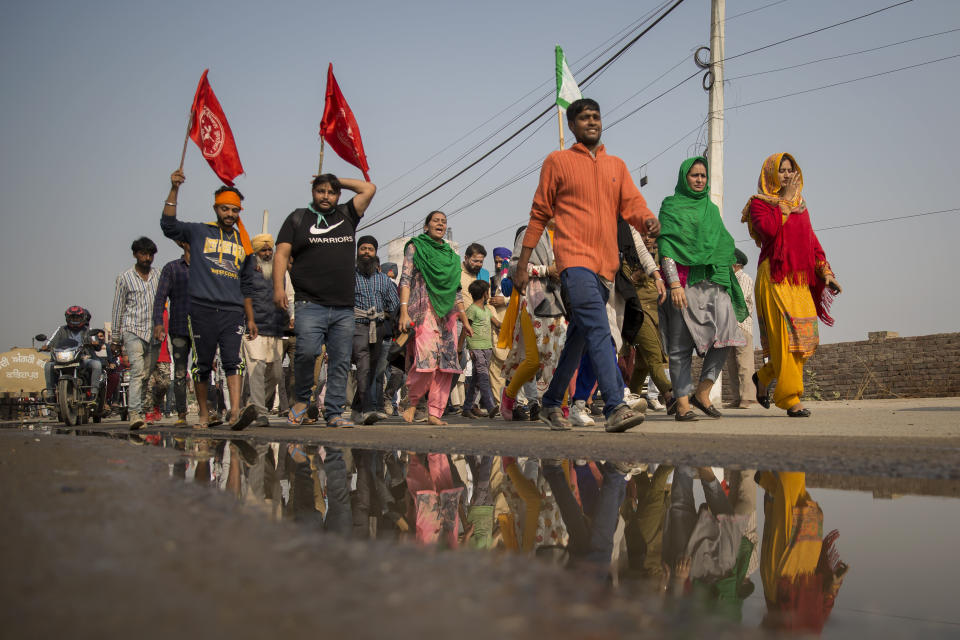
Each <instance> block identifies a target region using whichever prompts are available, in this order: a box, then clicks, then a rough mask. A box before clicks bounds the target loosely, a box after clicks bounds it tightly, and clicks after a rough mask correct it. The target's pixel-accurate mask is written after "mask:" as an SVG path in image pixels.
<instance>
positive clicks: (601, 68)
mask: <svg viewBox="0 0 960 640" xmlns="http://www.w3.org/2000/svg"><path fill="white" fill-rule="evenodd" d="M683 2H685V0H675V2H674V3H673V5H671V6H670V7H669V8H668V9H667V10H666V11H665V12H663V13H662V14H661V15H660V16H658V17H657V19H656V20H654V21H653V23H652V24H650V25H649V26H648V27H647V28H646V29H644V30H643V31H641V32H640V33H639V34H637V35H636V36H634V37H633V38H632V39H631V40H630V41H629V42H627V44H625V45H624V46H623V47H621V48H620V49H619V50H618V51H617V52H616V53H615V54H613V56H611V57H610V58H608V59H607V60H606V61H605V62H604V63H603V64H602V65H600V66H599V67H597V68H596V69H594V70H593V71H592V72H591V73H590V74H589V75H588V76H587V77H586V78H585V79H584V80H583V83H586V82H587V81H589V80H590V79H591V78H594V77H597V76H598V75H599V74H600V73H602V72H603V71H604V70H605V69H607V68H609V66H610V65H611V64H612V63H613V62H614V61H616V60H617V58H619V57H620V56H621V55H623V53H624V52H625V51H626V50H627V49H629V48H630V47H632V46H633V45H634V44H636V42H637V41H639V40H640V38H642V37H643V36H644V35H646V34H647V33H649V32H650V30H651V29H653V28H654V27H655V26H657V25H658V24H660V22H661V21H662V20H663V19H664V18H666V17H667V16H668V15H670V13H672V12H673V11H674V10H675V9H676V8H677V7H679V6H680V5H681V4H683ZM553 107H554V105H550V106H549V107H547V108H546V109H544V110H543V111H541V112H540V113H539V114H537V115H536V116H535V117H534V118H533V119H531V120H530V121H529V122H528V123H526V124H525V125H523V126H522V127H520V128H519V129H518V130H516V131H515V132H514V133H512V134H510V135H509V136H508V137H507V138H506V139H504V140H503V141H501V142H500V143H499V144H497V145H496V146H494V147H493V148H492V149H490V150H489V151H487V152H486V153H484V154H483V155H482V156H480V157H479V158H477V159H476V160H474V161H473V162H471V163H470V164H468V165H467V166H466V167H464V168H463V169H461V170H460V171H458V172H457V173H455V174H454V175H453V176H451V177H449V178H447V179H446V180H444V181H443V182H441V183H440V184H438V185H437V186H435V187H433V188H432V189H430V190H429V191H427V192H426V193H424V194H423V195H421V196H419V197H417V198H415V199H413V200H411V201H410V202H408V203H407V204H405V205H403V206H402V207H400V208H398V209H395V210H394V211H391V212H390V213H388V214H386V215H383V216H381V217H380V218H378V219H376V220H373V221H371V222H370V223H368V224H365V225H363V226H361V227H358V229H357V230H358V231H359V230H362V229H366V228H368V227H371V226H373V225H375V224H377V223H379V222H383V221H384V220H386V219H387V218H390V217H392V216H395V215H396V214H398V213H400V212H401V211H404V210H406V209H408V208H409V207H411V206H413V205H414V204H416V203H417V202H419V201H421V200H423V199H424V198H426V197H427V196H429V195H431V194H432V193H435V192H436V191H438V190H439V189H441V188H442V187H444V186H446V185H447V184H450V183H451V182H453V181H454V180H456V179H457V178H459V177H460V176H462V175H463V174H464V173H466V172H467V171H469V170H470V169H472V168H473V167H475V166H477V165H478V164H479V163H480V162H482V161H483V160H485V159H486V158H488V157H489V156H490V155H491V154H493V153H494V152H495V151H497V150H498V149H500V148H501V147H503V146H504V145H506V144H507V143H508V142H510V140H512V139H514V138H516V137H517V136H518V135H520V134H521V133H522V132H523V131H524V130H526V129H528V128H529V127H531V126H532V125H534V124H536V122H537V121H538V120H539V119H540V118H542V117H543V116H545V115H546V114H547V113H549V112H550V111H551V110H552V109H553Z"/></svg>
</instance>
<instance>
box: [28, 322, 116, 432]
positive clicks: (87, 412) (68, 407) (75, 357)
mask: <svg viewBox="0 0 960 640" xmlns="http://www.w3.org/2000/svg"><path fill="white" fill-rule="evenodd" d="M35 339H36V340H38V341H41V342H46V340H47V337H46V336H45V335H43V334H40V335H38V336H36V338H35ZM98 347H99V342H98V341H97V338H96V336H95V335H88V336H86V338H85V339H84V343H83V344H81V343H80V342H78V341H77V340H75V339H73V338H62V339H60V340H59V341H58V342H57V344H54V345H49V351H50V360H51V361H52V362H53V368H54V372H55V375H54V379H56V381H57V386H56V388H55V389H54V396H53V398H50V397H49V396H47V397H45V404H47V406H50V407H52V408H53V409H54V410H56V411H57V414H58V417H59V418H60V420H61V421H62V422H63V423H64V424H66V425H67V426H68V427H72V426H75V425H78V424H87V422H88V421H89V420H90V418H93V421H94V422H97V423H98V422H100V420H102V419H103V414H104V402H105V401H106V395H107V377H106V374H105V373H104V372H103V371H101V373H100V379H99V380H88V379H87V376H88V374H87V372H86V370H85V369H83V367H82V366H81V365H82V364H83V361H84V360H85V359H87V358H91V357H95V356H91V355H90V354H89V353H88V349H97V348H98Z"/></svg>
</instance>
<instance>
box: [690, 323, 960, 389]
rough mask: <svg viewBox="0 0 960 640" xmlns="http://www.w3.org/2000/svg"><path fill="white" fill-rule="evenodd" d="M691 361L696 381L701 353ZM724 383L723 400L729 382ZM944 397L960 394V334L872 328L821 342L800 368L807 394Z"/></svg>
mask: <svg viewBox="0 0 960 640" xmlns="http://www.w3.org/2000/svg"><path fill="white" fill-rule="evenodd" d="M755 358H756V366H757V367H760V366H762V365H763V356H762V353H761V351H759V350H757V352H756V354H755ZM694 360H695V362H694V367H693V368H694V371H695V372H694V380H696V379H697V376H698V375H699V369H700V358H696V357H695V358H694ZM725 373H726V372H725ZM723 386H724V389H723V399H724V402H727V401H729V400H730V396H729V391H728V388H727V387H728V385H726V384H724V385H723ZM943 396H960V333H936V334H933V335H928V336H910V337H906V338H901V337H899V335H898V334H896V333H894V332H892V331H875V332H870V333H869V334H868V335H867V339H866V340H863V341H859V342H837V343H833V344H822V345H820V346H819V347H818V348H817V352H816V353H815V354H813V356H812V357H811V358H810V359H809V360H807V363H806V366H805V367H804V397H806V398H808V399H819V400H857V399H860V400H871V399H877V398H933V397H943Z"/></svg>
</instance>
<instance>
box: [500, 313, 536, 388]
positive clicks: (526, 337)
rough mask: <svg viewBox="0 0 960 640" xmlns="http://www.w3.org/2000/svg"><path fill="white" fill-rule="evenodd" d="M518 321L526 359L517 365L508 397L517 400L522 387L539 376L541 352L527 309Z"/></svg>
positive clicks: (508, 386)
mask: <svg viewBox="0 0 960 640" xmlns="http://www.w3.org/2000/svg"><path fill="white" fill-rule="evenodd" d="M518 315H519V317H518V319H517V321H518V322H519V323H520V334H521V335H522V336H523V351H524V358H523V360H522V361H521V362H520V364H519V365H517V368H516V370H514V372H513V377H512V378H511V379H510V384H508V385H507V396H508V397H510V398H516V397H517V393H519V392H520V387H522V386H523V385H525V384H526V383H527V382H529V381H530V380H533V377H534V376H535V375H537V369H539V368H540V352H539V350H538V349H537V334H536V333H535V332H534V330H533V320H532V319H531V318H530V314H529V313H527V309H526V308H525V307H524V308H522V309H520V312H519V314H518Z"/></svg>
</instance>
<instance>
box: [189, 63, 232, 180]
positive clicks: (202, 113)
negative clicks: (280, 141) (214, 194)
mask: <svg viewBox="0 0 960 640" xmlns="http://www.w3.org/2000/svg"><path fill="white" fill-rule="evenodd" d="M208 71H210V70H209V69H204V71H203V75H202V76H200V84H198V85H197V93H196V95H195V96H193V106H192V107H191V109H190V111H191V113H192V114H193V117H192V118H191V122H192V125H191V127H190V139H191V140H193V141H194V142H196V143H197V146H198V147H200V152H201V153H202V154H203V157H204V158H205V159H206V161H207V162H208V163H209V164H210V168H211V169H213V172H214V173H216V174H217V177H219V178H220V179H221V180H222V181H223V183H224V184H225V185H227V186H229V187H232V186H233V179H234V178H236V177H237V176H238V175H240V174H241V173H243V165H242V164H240V154H239V153H237V143H236V142H234V140H233V132H232V131H230V125H229V124H228V123H227V117H226V116H225V115H224V114H223V109H222V108H221V107H220V102H219V101H218V100H217V96H215V95H214V94H213V89H211V88H210V83H209V82H207V72H208Z"/></svg>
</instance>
